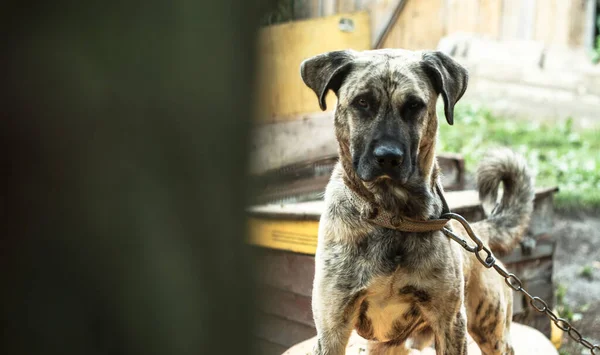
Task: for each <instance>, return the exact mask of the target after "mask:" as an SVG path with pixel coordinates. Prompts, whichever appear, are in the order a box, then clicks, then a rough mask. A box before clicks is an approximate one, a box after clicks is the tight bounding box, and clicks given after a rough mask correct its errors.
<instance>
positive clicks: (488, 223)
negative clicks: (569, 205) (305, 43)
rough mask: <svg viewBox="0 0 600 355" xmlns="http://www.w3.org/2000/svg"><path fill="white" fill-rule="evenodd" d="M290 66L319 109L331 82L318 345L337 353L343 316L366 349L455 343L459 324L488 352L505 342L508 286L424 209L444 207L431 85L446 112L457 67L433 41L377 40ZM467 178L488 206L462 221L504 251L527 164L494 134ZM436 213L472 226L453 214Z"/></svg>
mask: <svg viewBox="0 0 600 355" xmlns="http://www.w3.org/2000/svg"><path fill="white" fill-rule="evenodd" d="M300 72H301V77H302V80H303V81H304V83H305V84H306V85H307V86H308V87H309V88H310V89H312V90H313V91H314V93H315V94H316V96H317V99H318V102H319V105H320V107H321V109H322V110H326V108H327V107H326V101H325V98H326V95H327V93H328V91H329V90H331V91H333V92H334V93H335V94H336V95H337V106H336V109H335V115H334V127H335V134H336V138H337V141H338V144H339V148H338V152H339V161H338V163H337V165H336V167H335V168H334V171H333V173H332V175H331V178H330V181H329V183H328V185H327V187H326V190H325V205H326V207H325V211H324V212H323V214H322V216H321V219H320V225H319V235H318V246H317V251H316V255H315V277H314V286H313V297H312V310H313V316H314V320H315V325H316V329H317V343H316V345H315V347H314V350H313V352H314V354H316V355H341V354H344V353H345V349H346V346H347V343H348V340H349V337H350V335H351V333H352V331H353V330H356V332H357V333H358V334H359V335H360V336H362V337H363V338H365V339H367V340H369V342H368V344H369V345H368V353H369V354H408V353H409V352H410V351H411V350H410V349H423V348H425V347H427V346H429V345H431V344H432V343H433V345H434V347H435V349H436V353H437V354H438V355H442V354H443V355H463V354H466V351H467V350H466V348H467V345H466V344H467V340H466V336H467V335H466V334H467V332H469V334H470V335H471V336H472V337H473V339H474V340H475V341H476V342H477V344H478V345H479V348H480V349H481V351H482V353H483V354H485V355H491V354H498V355H500V354H513V353H514V350H513V347H512V345H511V339H510V334H509V331H510V324H511V319H512V291H511V290H510V289H509V288H508V287H507V286H506V285H505V284H504V280H503V278H502V277H500V276H499V275H498V274H497V273H495V271H494V270H490V269H486V268H485V267H484V266H482V265H481V264H479V262H478V261H477V260H476V258H475V257H474V256H473V255H472V254H469V253H468V252H466V251H465V250H464V249H463V248H462V247H461V246H460V245H459V244H458V243H455V242H454V241H452V240H450V239H449V238H447V237H446V236H445V235H444V234H443V232H441V231H440V229H441V226H440V225H437V226H436V228H435V230H428V224H427V222H426V221H428V220H436V219H439V217H440V215H441V214H442V213H443V212H444V211H445V210H447V206H446V204H445V200H444V198H443V188H442V187H441V182H440V181H441V180H440V179H441V177H440V170H439V167H438V163H437V160H436V155H435V146H436V139H437V131H438V118H437V114H436V102H437V99H438V96H440V95H441V96H442V98H443V102H444V115H445V117H446V120H447V122H448V124H450V125H452V124H453V121H454V118H453V115H454V105H455V104H456V103H457V101H458V100H459V99H460V98H461V97H462V96H463V94H464V92H465V90H466V88H467V83H468V72H467V70H466V69H465V68H463V67H462V66H461V65H460V64H458V63H457V62H456V61H455V60H453V59H452V58H451V57H449V56H447V55H445V54H443V53H441V52H437V51H408V50H402V49H385V50H369V51H362V52H359V51H354V50H341V51H332V52H328V53H324V54H320V55H317V56H314V57H311V58H308V59H306V60H304V61H303V62H302V64H301V68H300ZM477 183H478V189H479V195H480V199H481V200H482V202H483V206H484V209H485V212H486V214H487V215H488V217H487V219H485V220H483V221H480V222H478V223H474V224H473V225H472V228H473V230H474V231H475V232H476V234H477V235H478V236H479V237H480V238H481V239H482V240H483V242H484V243H485V244H486V245H488V246H489V247H490V248H491V250H492V251H493V252H494V253H506V252H508V251H510V250H511V248H513V247H514V246H515V245H516V244H517V243H518V242H519V241H520V240H521V238H522V236H523V235H524V234H525V232H526V229H527V226H528V224H529V220H530V216H531V213H532V210H533V198H534V182H533V178H532V176H531V174H530V172H529V170H528V168H527V165H526V162H525V161H524V159H523V158H522V157H521V156H520V155H518V154H516V153H514V152H512V151H511V150H508V149H506V148H504V149H500V150H496V151H492V152H490V153H489V154H488V155H487V156H486V157H485V158H484V159H483V160H482V163H481V164H480V166H479V167H478V171H477ZM501 183H502V184H503V188H504V189H503V190H504V192H503V194H502V198H501V199H500V201H499V202H497V201H498V199H497V197H498V190H499V187H500V184H501ZM446 222H447V221H443V223H442V225H445V224H446ZM407 223H408V224H407ZM411 223H412V224H411ZM398 226H400V227H401V228H396V227H398ZM423 226H424V227H425V228H421V227H423ZM446 227H449V228H451V229H452V230H453V231H455V233H459V234H461V233H462V235H464V236H465V239H466V240H469V239H468V238H467V237H466V234H465V233H464V232H462V231H463V229H462V228H461V227H460V225H459V224H458V223H456V222H455V221H452V222H450V223H448V224H447V226H446Z"/></svg>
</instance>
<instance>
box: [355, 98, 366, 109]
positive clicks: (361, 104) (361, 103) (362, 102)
mask: <svg viewBox="0 0 600 355" xmlns="http://www.w3.org/2000/svg"><path fill="white" fill-rule="evenodd" d="M356 103H357V104H358V106H360V107H362V108H368V107H369V102H368V101H367V99H364V98H360V99H358V100H357V101H356Z"/></svg>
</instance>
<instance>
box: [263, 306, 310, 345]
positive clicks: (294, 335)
mask: <svg viewBox="0 0 600 355" xmlns="http://www.w3.org/2000/svg"><path fill="white" fill-rule="evenodd" d="M256 323H257V326H256V327H255V328H254V329H253V333H254V335H255V336H256V337H258V338H261V339H265V340H267V341H268V342H271V343H273V344H278V345H282V346H285V347H288V348H289V347H290V346H292V345H294V344H296V343H298V342H300V341H303V340H305V339H308V338H311V337H313V336H315V335H316V334H317V330H316V329H315V328H314V327H309V326H307V325H304V324H300V323H297V322H293V321H290V320H287V319H284V318H281V317H277V316H272V315H269V314H258V316H257V322H256Z"/></svg>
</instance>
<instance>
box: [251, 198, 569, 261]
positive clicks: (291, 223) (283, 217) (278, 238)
mask: <svg viewBox="0 0 600 355" xmlns="http://www.w3.org/2000/svg"><path fill="white" fill-rule="evenodd" d="M556 191H557V189H556V188H538V189H536V201H537V200H538V199H542V198H546V197H547V196H548V194H552V193H554V192H556ZM446 200H447V201H448V205H449V206H450V209H451V210H452V211H453V212H455V213H458V214H461V215H462V216H463V217H465V218H466V219H467V220H468V221H470V222H476V221H478V220H480V219H482V218H483V216H484V215H483V210H482V207H481V204H480V202H479V196H478V194H477V191H475V190H465V191H451V192H447V193H446ZM324 209H325V202H324V201H310V202H301V203H294V204H287V205H275V204H272V205H262V206H252V207H250V208H249V209H248V215H249V218H248V223H249V236H248V242H249V243H250V244H253V245H257V246H262V247H266V248H272V249H279V250H288V251H293V252H297V253H303V254H308V255H314V253H315V251H316V247H317V236H318V231H319V218H320V217H321V214H322V213H323V211H324ZM534 217H535V215H534ZM535 221H536V220H535V219H533V220H532V225H535V223H536V222H535ZM550 223H551V222H550ZM536 228H538V229H540V228H541V227H539V226H537V227H536ZM545 228H546V229H547V228H548V226H546V227H545Z"/></svg>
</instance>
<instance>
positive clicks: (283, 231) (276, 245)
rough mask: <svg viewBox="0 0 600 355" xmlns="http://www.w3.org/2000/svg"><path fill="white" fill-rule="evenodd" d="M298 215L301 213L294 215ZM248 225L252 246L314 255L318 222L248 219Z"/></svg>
mask: <svg viewBox="0 0 600 355" xmlns="http://www.w3.org/2000/svg"><path fill="white" fill-rule="evenodd" d="M319 207H321V206H319ZM295 212H296V211H295ZM298 213H302V212H296V215H298ZM319 214H320V213H319ZM314 215H316V213H315V214H314ZM248 223H249V231H250V238H249V242H250V243H251V244H253V245H257V246H262V247H266V248H273V249H281V250H289V251H293V252H296V253H304V254H314V253H315V250H316V249H317V238H316V236H317V235H318V231H319V222H318V221H316V220H307V221H300V220H296V221H290V220H279V219H264V218H261V219H258V218H249V220H248Z"/></svg>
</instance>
